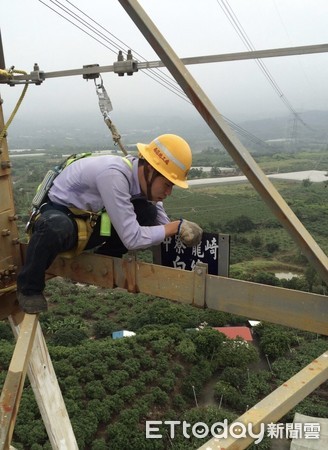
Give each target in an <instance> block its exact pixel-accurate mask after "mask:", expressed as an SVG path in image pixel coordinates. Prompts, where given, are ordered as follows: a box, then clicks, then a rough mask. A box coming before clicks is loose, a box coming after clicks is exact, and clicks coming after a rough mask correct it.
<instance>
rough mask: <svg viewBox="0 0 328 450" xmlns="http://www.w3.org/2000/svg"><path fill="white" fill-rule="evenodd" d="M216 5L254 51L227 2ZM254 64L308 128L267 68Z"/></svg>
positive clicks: (262, 64) (261, 62)
mask: <svg viewBox="0 0 328 450" xmlns="http://www.w3.org/2000/svg"><path fill="white" fill-rule="evenodd" d="M217 3H218V5H219V6H220V8H221V10H222V11H223V13H224V14H225V16H226V17H227V19H228V20H229V22H230V23H231V25H232V26H233V28H234V29H235V31H236V32H237V34H238V36H239V37H240V39H241V40H242V41H243V43H244V45H245V46H246V48H247V49H248V50H250V51H256V49H255V47H254V45H253V43H252V41H251V40H250V38H249V37H248V35H247V33H246V31H245V30H244V28H243V26H242V24H241V23H240V21H239V20H238V17H237V16H236V14H235V13H234V11H233V9H232V7H231V6H230V4H229V3H228V2H227V0H217ZM255 62H256V64H257V65H258V66H259V68H260V69H261V71H262V72H263V73H264V75H265V77H266V78H267V80H268V81H269V83H270V84H271V86H272V87H273V89H274V90H275V91H276V93H277V94H278V96H279V98H280V100H281V101H282V102H283V103H284V104H285V106H286V107H287V108H288V109H289V110H290V112H291V113H292V114H293V116H294V117H295V118H297V120H299V121H300V122H301V123H302V124H303V125H304V126H305V127H308V125H307V124H306V123H305V122H304V121H303V119H302V118H301V117H300V115H299V114H298V113H297V112H296V111H295V109H294V108H293V106H292V105H291V103H290V102H289V100H288V99H287V97H286V96H285V94H284V93H283V92H282V90H281V89H280V87H279V86H278V84H277V82H276V81H275V79H274V78H273V76H272V75H271V73H270V72H269V70H268V68H267V67H266V65H265V64H264V63H263V61H261V60H260V59H255Z"/></svg>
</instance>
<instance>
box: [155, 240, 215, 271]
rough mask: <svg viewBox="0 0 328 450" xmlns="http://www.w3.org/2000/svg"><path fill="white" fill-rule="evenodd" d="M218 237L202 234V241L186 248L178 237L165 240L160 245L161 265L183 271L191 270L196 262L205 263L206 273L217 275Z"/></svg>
mask: <svg viewBox="0 0 328 450" xmlns="http://www.w3.org/2000/svg"><path fill="white" fill-rule="evenodd" d="M218 251H219V236H218V234H214V233H203V237H202V241H201V242H200V243H199V244H198V245H195V246H194V247H186V246H185V245H184V244H183V243H182V242H181V240H180V238H179V236H174V237H172V238H171V237H170V238H166V239H165V240H164V242H163V243H162V244H161V264H162V265H163V266H167V267H175V268H179V269H183V270H193V269H194V267H195V265H196V263H197V262H202V263H206V264H207V266H208V273H209V274H211V275H218Z"/></svg>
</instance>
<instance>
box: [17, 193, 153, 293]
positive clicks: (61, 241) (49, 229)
mask: <svg viewBox="0 0 328 450" xmlns="http://www.w3.org/2000/svg"><path fill="white" fill-rule="evenodd" d="M132 203H133V205H134V210H135V213H136V216H137V220H138V222H139V224H140V225H141V226H153V225H155V224H156V217H157V209H156V206H154V205H153V204H152V203H150V202H148V201H147V200H146V199H142V198H137V199H133V200H132ZM77 241H78V230H77V225H76V222H75V220H74V216H73V215H72V214H71V213H70V211H69V209H68V208H65V207H63V206H60V205H55V204H53V203H51V202H49V203H48V204H47V205H46V206H45V207H44V208H43V210H42V213H41V215H40V217H39V218H38V220H37V221H36V222H35V224H34V228H33V234H32V236H31V239H30V242H29V244H28V246H27V251H26V259H25V264H24V266H23V268H22V269H21V271H20V273H19V274H18V277H17V290H19V291H21V292H22V293H23V294H25V295H33V294H38V293H40V292H42V291H43V289H44V287H45V272H46V270H47V269H48V267H49V266H50V265H51V264H52V262H53V261H54V259H55V258H56V256H57V255H58V254H59V253H61V252H66V251H68V250H71V249H73V248H74V247H75V246H76V245H77ZM88 249H95V253H99V254H102V255H108V256H116V257H121V256H122V255H123V253H126V252H127V248H126V247H125V246H124V245H123V243H122V241H121V239H120V238H119V236H118V234H117V232H116V230H115V229H114V228H113V227H112V229H111V236H108V237H107V236H100V219H99V220H98V221H97V223H96V225H95V227H94V230H93V232H92V234H91V236H90V239H89V241H88V243H87V246H86V250H88Z"/></svg>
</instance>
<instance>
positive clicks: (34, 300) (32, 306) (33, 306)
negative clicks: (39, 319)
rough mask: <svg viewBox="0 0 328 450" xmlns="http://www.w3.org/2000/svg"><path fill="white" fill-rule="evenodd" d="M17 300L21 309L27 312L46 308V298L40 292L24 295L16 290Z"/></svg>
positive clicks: (40, 310) (32, 312) (38, 311)
mask: <svg viewBox="0 0 328 450" xmlns="http://www.w3.org/2000/svg"><path fill="white" fill-rule="evenodd" d="M17 300H18V303H19V306H20V307H21V308H22V310H23V311H24V312H26V313H28V314H38V313H40V312H43V311H47V309H48V304H47V300H46V299H45V297H44V295H43V294H42V293H40V294H32V295H25V294H23V293H22V292H17Z"/></svg>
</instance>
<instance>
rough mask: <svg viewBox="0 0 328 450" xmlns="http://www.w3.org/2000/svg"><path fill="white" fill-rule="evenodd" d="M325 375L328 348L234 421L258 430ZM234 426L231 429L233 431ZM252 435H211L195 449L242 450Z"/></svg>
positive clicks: (306, 393)
mask: <svg viewBox="0 0 328 450" xmlns="http://www.w3.org/2000/svg"><path fill="white" fill-rule="evenodd" d="M327 378H328V352H325V353H323V354H322V355H321V356H319V358H317V359H315V360H314V361H313V362H312V363H311V364H309V365H308V366H306V367H305V368H304V369H302V370H301V371H300V372H298V373H297V374H296V375H294V376H293V377H292V378H290V379H289V380H288V381H286V382H285V383H284V384H283V385H282V386H280V387H278V389H276V390H275V391H273V392H271V394H269V395H268V396H267V397H265V398H264V399H263V400H261V401H260V402H259V403H257V405H255V406H253V408H251V409H249V410H248V411H247V412H246V413H245V414H243V415H242V416H241V417H239V418H238V419H237V420H236V421H235V422H234V423H236V425H237V424H243V425H246V427H247V424H251V425H252V429H253V431H254V432H255V433H259V430H260V427H261V426H262V427H263V425H266V424H269V423H271V422H272V423H275V422H277V421H278V420H279V419H280V418H281V417H283V416H284V415H285V414H286V413H287V412H288V411H290V410H291V409H292V408H294V406H296V405H297V404H298V403H299V402H300V401H301V400H303V399H304V398H305V397H306V396H307V395H309V394H310V393H311V392H312V391H314V390H315V389H316V388H317V387H318V386H320V384H322V383H324V382H325V381H326V380H327ZM236 430H237V427H236V428H235V429H234V431H235V432H236ZM253 441H254V438H252V437H251V436H249V435H248V436H246V437H239V438H238V437H232V436H230V437H228V438H226V439H217V438H212V439H210V440H209V441H208V442H206V443H205V444H204V445H202V446H201V447H199V449H198V450H223V449H224V450H242V449H245V448H247V447H248V446H249V445H250V444H251V443H252V442H253Z"/></svg>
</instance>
